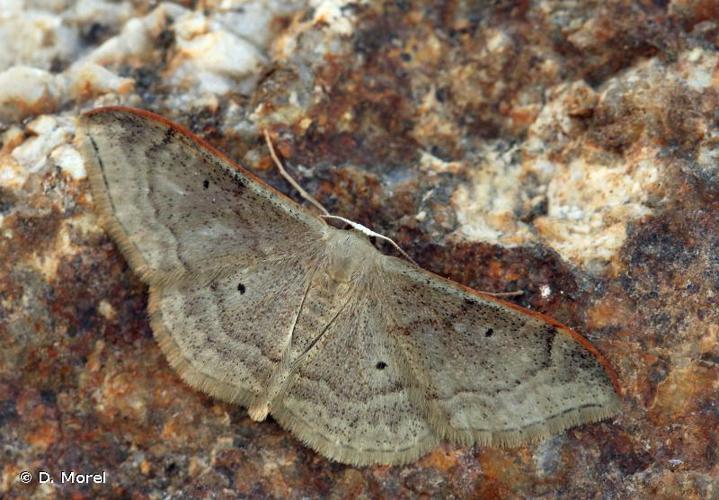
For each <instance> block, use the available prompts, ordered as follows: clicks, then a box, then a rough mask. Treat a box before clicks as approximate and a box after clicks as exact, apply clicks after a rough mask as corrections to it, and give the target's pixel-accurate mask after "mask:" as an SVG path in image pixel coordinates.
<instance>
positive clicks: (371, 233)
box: [322, 214, 419, 267]
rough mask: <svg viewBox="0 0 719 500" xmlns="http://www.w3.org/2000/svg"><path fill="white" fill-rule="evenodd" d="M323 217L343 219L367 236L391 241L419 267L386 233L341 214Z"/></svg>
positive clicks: (324, 216) (406, 257)
mask: <svg viewBox="0 0 719 500" xmlns="http://www.w3.org/2000/svg"><path fill="white" fill-rule="evenodd" d="M322 218H324V219H335V220H341V221H342V222H344V223H346V224H349V225H350V226H352V228H353V229H356V230H357V231H359V232H360V233H362V234H365V235H367V236H368V237H370V238H371V237H373V236H374V237H375V238H379V239H381V240H384V241H388V242H389V243H391V244H392V246H393V247H395V248H396V249H397V251H398V252H399V253H401V254H402V256H403V257H404V258H405V259H407V260H408V261H410V262H411V263H412V264H414V265H415V266H417V267H419V264H417V263H416V262H415V261H414V259H413V258H412V257H410V256H409V255H408V254H407V252H405V251H404V250H402V248H401V247H400V246H399V245H398V244H397V243H395V241H394V240H393V239H392V238H388V237H387V236H385V235H384V234H379V233H377V232H375V231H372V230H371V229H370V228H368V227H367V226H363V225H362V224H360V223H359V222H354V221H351V220H349V219H345V218H344V217H340V216H339V215H330V214H325V215H322Z"/></svg>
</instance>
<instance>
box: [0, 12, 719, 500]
mask: <svg viewBox="0 0 719 500" xmlns="http://www.w3.org/2000/svg"><path fill="white" fill-rule="evenodd" d="M718 44H719V4H718V3H717V2H716V1H711V0H672V1H667V0H654V1H650V0H642V1H617V0H610V1H608V2H607V1H572V0H556V1H554V0H537V1H529V0H519V1H515V2H510V1H502V0H498V1H493V2H469V1H467V2H460V1H455V2H453V1H447V2H410V1H404V0H397V1H394V2H379V3H371V4H370V3H368V2H349V1H344V0H334V1H333V0H307V1H299V0H298V1H296V2H279V1H272V0H265V1H263V0H254V1H248V2H243V1H239V0H237V1H233V0H224V1H221V0H207V1H190V0H188V1H184V2H176V3H156V2H150V3H146V2H136V1H129V2H114V1H112V2H111V1H100V0H78V1H76V2H73V1H70V0H50V1H40V0H37V1H32V0H26V1H22V0H2V1H0V47H2V50H1V51H0V137H2V139H1V143H0V146H1V149H0V345H1V346H2V348H1V349H0V446H1V449H0V496H2V497H6V498H15V497H18V498H19V497H23V498H24V497H27V496H31V497H36V498H45V497H59V498H63V497H68V496H73V497H74V498H83V497H86V498H91V497H98V496H102V497H110V496H120V495H126V494H131V495H133V496H134V497H136V498H146V497H154V498H159V497H160V496H167V495H169V496H176V497H178V498H179V497H182V496H185V495H190V494H194V495H210V496H213V497H218V498H225V497H227V498H230V497H234V496H236V495H247V496H253V495H258V496H259V495H263V496H265V495H266V496H276V497H285V496H291V497H300V496H319V495H321V496H331V497H348V496H366V497H377V496H398V495H399V496H410V497H411V496H420V495H430V496H437V497H440V496H441V497H468V496H475V497H485V498H492V497H535V496H548V497H555V496H561V497H602V498H627V497H650V496H657V497H660V498H719V479H718V478H719V450H718V446H719V430H718V429H719V402H718V397H717V394H718V393H719V345H718V344H719V326H718V325H719V312H717V306H716V305H717V295H718V294H719V112H718V111H717V110H718V109H719V102H718V101H719V94H718V89H719V54H718V53H717V45H718ZM117 103H122V104H127V105H133V106H139V107H143V108H147V109H151V110H154V111H157V112H160V113H162V114H164V115H166V116H168V117H170V118H172V119H174V120H176V121H178V122H180V123H183V124H185V125H186V126H188V127H190V128H191V129H193V130H194V131H195V132H197V133H198V134H199V135H201V136H203V137H205V138H207V139H208V140H209V141H210V142H212V143H213V144H215V145H217V146H218V147H220V148H221V149H224V150H225V151H226V152H227V153H228V154H229V155H230V156H232V157H235V158H237V159H239V160H240V161H241V162H242V163H244V164H245V165H246V166H248V167H249V168H251V169H252V170H253V171H254V172H255V173H257V174H258V175H259V176H260V177H262V178H264V179H266V180H267V181H268V182H270V183H271V184H273V185H275V186H277V187H278V188H280V189H281V190H283V191H285V192H289V186H288V185H287V184H285V183H284V182H283V181H282V180H281V179H280V178H279V177H278V175H277V174H276V172H275V171H274V170H273V169H272V168H271V163H270V161H269V158H268V155H267V151H266V149H265V147H264V145H263V142H262V140H261V139H260V137H259V134H258V131H259V130H260V128H262V127H267V128H269V129H270V130H271V131H272V134H273V136H274V137H275V140H276V142H277V145H278V147H279V149H280V150H281V152H282V153H283V155H284V157H285V158H286V160H287V163H288V166H289V169H290V170H291V171H292V172H293V174H294V175H295V176H296V178H297V179H298V180H299V181H300V182H301V183H302V184H303V185H304V186H306V188H307V189H308V190H309V191H310V192H312V193H315V194H316V196H317V197H318V198H319V199H320V200H321V201H322V202H323V203H324V204H325V205H326V206H327V207H328V208H329V209H330V210H331V211H332V212H334V213H337V214H340V215H343V216H346V217H350V218H352V219H355V220H358V221H359V222H361V223H363V224H366V225H368V226H370V227H372V228H373V229H375V230H377V231H380V232H383V233H384V234H387V235H388V236H390V237H393V238H394V239H396V240H397V241H398V242H399V243H400V244H401V245H402V246H403V248H405V249H406V250H407V252H409V253H410V254H411V255H412V256H413V257H414V258H415V259H416V260H417V261H418V262H419V263H420V264H421V265H423V266H424V267H426V268H428V269H430V270H433V271H435V272H438V273H440V274H443V275H445V276H449V277H451V278H452V279H455V280H457V281H459V282H462V283H464V284H467V285H469V286H473V287H475V288H479V289H483V290H489V291H505V290H524V291H525V293H524V295H522V296H521V297H519V298H517V299H516V301H517V302H518V303H520V304H522V305H524V306H526V307H531V308H533V309H536V310H540V311H543V312H547V313H549V314H550V315H553V316H554V317H556V318H557V319H559V320H561V321H563V322H565V323H567V324H569V325H571V326H573V327H575V328H577V329H578V330H579V331H582V332H584V333H585V334H586V335H587V336H588V337H589V338H590V339H591V340H592V341H593V342H594V343H595V345H596V346H597V347H598V348H599V349H600V350H601V351H602V352H604V353H605V354H606V355H607V357H608V358H609V359H610V360H611V361H612V363H613V364H614V365H615V367H616V368H617V370H618V372H619V375H620V378H621V382H622V386H623V388H624V390H625V395H624V402H625V405H624V410H623V412H622V413H621V414H620V415H619V416H618V417H617V418H616V419H614V420H612V421H607V422H603V423H601V424H595V425H588V426H582V427H578V428H575V429H573V430H570V431H568V432H565V433H563V434H561V435H558V436H556V437H554V438H552V439H550V440H547V441H545V442H543V443H540V444H538V445H534V446H528V447H525V448H520V449H515V450H492V449H465V448H460V447H455V446H442V447H440V448H438V449H436V450H435V451H434V452H432V453H431V454H429V455H427V456H426V457H425V458H423V459H421V460H419V461H418V462H417V463H415V464H412V465H408V466H405V467H370V468H361V469H358V468H353V467H347V466H343V465H340V464H336V463H331V462H329V461H327V460H325V459H323V458H322V457H321V456H318V455H317V454H315V453H314V452H312V451H311V450H309V449H307V448H304V447H303V446H301V445H300V444H299V443H298V442H297V441H295V440H294V439H293V438H292V437H291V435H290V434H289V433H288V432H285V431H283V430H282V429H281V428H280V427H279V426H277V425H276V424H275V423H273V422H272V421H269V422H265V423H261V424H256V423H252V422H251V421H250V420H249V418H248V417H247V415H246V412H245V410H244V409H242V408H238V407H232V406H230V405H226V404H223V403H219V402H217V401H214V400H212V399H210V398H207V397H205V396H203V395H202V394H199V393H197V392H195V391H193V390H191V389H190V388H188V387H187V386H185V385H184V384H183V383H182V382H181V381H180V379H179V378H178V377H177V376H176V375H175V373H173V371H172V370H171V369H170V368H169V367H168V365H167V363H166V362H165V360H164V359H163V357H162V355H161V353H160V351H159V349H158V347H157V346H156V345H155V343H154V340H153V339H152V334H151V331H150V328H149V325H148V322H147V319H146V315H145V307H146V299H147V295H146V291H145V289H144V287H143V286H142V285H141V283H140V282H139V280H138V279H137V277H136V276H134V275H133V274H132V273H131V272H130V271H129V270H128V268H127V264H126V262H125V261H124V260H123V258H122V256H121V254H120V253H119V251H118V249H117V248H116V247H115V246H114V244H113V243H112V242H111V241H110V239H109V238H108V236H107V235H106V234H104V233H103V232H102V230H101V229H100V228H99V227H98V225H97V220H96V217H95V215H94V213H93V211H92V200H91V197H90V195H89V190H88V184H87V180H86V177H85V170H84V167H83V164H82V161H81V159H80V157H79V155H78V153H77V150H76V149H75V147H74V145H73V139H74V127H75V119H76V117H77V116H78V114H79V113H80V112H81V111H82V110H85V109H89V108H92V107H95V106H98V105H107V104H117ZM22 470H28V471H31V472H33V473H36V472H37V471H38V470H46V471H51V472H54V473H57V472H59V471H61V470H75V471H77V472H90V473H94V472H100V471H107V475H108V483H109V484H107V485H96V486H93V487H84V488H78V487H72V486H67V485H66V486H60V485H54V486H52V485H38V484H37V482H35V481H33V482H32V483H31V484H29V485H22V484H20V483H19V482H18V481H17V479H16V478H17V475H18V473H19V472H20V471H22Z"/></svg>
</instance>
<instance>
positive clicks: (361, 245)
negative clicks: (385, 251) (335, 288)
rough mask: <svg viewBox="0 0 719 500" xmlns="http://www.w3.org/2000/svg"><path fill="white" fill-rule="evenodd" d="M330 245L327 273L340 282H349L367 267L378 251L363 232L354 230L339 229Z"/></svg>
mask: <svg viewBox="0 0 719 500" xmlns="http://www.w3.org/2000/svg"><path fill="white" fill-rule="evenodd" d="M332 240H333V241H332V242H331V244H330V245H329V253H328V262H327V274H328V275H329V277H330V278H331V279H332V280H333V281H336V282H338V283H349V282H351V281H354V280H356V279H357V276H358V275H359V274H360V273H362V271H363V270H364V269H367V268H368V267H369V266H370V265H371V264H372V262H373V261H374V258H375V257H376V255H377V251H376V250H375V249H374V247H372V246H371V245H370V243H369V241H367V238H366V237H365V236H364V235H362V234H356V233H355V232H354V231H337V233H336V234H334V235H333V238H332Z"/></svg>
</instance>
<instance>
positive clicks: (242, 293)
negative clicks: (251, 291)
mask: <svg viewBox="0 0 719 500" xmlns="http://www.w3.org/2000/svg"><path fill="white" fill-rule="evenodd" d="M237 290H239V292H240V294H241V295H244V293H245V291H246V290H247V289H246V288H245V285H243V284H242V283H238V285H237Z"/></svg>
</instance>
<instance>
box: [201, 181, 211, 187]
mask: <svg viewBox="0 0 719 500" xmlns="http://www.w3.org/2000/svg"><path fill="white" fill-rule="evenodd" d="M202 187H203V188H205V189H207V188H209V187H210V181H208V180H207V179H205V180H204V181H202Z"/></svg>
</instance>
